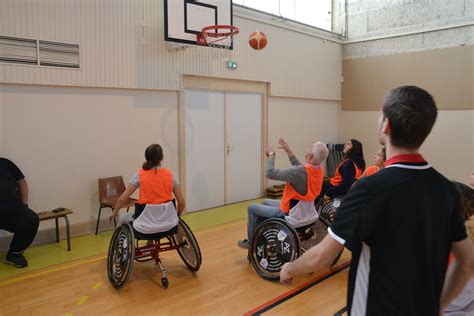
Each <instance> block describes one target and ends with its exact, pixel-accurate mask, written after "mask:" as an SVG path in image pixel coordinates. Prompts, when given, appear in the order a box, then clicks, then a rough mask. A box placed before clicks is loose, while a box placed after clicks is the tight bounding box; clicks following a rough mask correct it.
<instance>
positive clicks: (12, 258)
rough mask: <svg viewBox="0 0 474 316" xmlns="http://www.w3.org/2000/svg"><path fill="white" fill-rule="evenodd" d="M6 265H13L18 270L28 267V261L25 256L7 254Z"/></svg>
mask: <svg viewBox="0 0 474 316" xmlns="http://www.w3.org/2000/svg"><path fill="white" fill-rule="evenodd" d="M5 263H7V264H13V265H14V266H15V267H17V268H24V267H27V266H28V261H27V260H26V258H25V256H23V254H21V253H20V254H17V253H7V255H6V257H5Z"/></svg>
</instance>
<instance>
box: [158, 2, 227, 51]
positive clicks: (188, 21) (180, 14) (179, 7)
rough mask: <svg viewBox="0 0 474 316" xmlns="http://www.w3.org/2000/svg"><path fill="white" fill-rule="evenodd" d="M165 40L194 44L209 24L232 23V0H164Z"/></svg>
mask: <svg viewBox="0 0 474 316" xmlns="http://www.w3.org/2000/svg"><path fill="white" fill-rule="evenodd" d="M164 5H165V10H164V12H165V19H164V20H165V21H164V22H165V41H168V42H175V43H183V44H194V45H197V42H196V34H197V33H199V32H201V30H202V28H203V27H206V26H210V25H222V24H227V25H233V18H232V0H195V1H193V0H164Z"/></svg>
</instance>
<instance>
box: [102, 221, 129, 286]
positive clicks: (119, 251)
mask: <svg viewBox="0 0 474 316" xmlns="http://www.w3.org/2000/svg"><path fill="white" fill-rule="evenodd" d="M134 257H135V236H134V233H133V229H132V226H130V224H129V223H125V224H122V225H120V226H119V227H117V228H116V229H115V231H114V233H113V235H112V239H111V240H110V245H109V252H108V256H107V274H108V277H109V281H110V283H111V284H112V285H113V287H114V288H116V289H120V288H122V287H123V286H124V285H125V283H126V282H127V280H128V279H129V278H130V275H131V274H132V270H133V261H134Z"/></svg>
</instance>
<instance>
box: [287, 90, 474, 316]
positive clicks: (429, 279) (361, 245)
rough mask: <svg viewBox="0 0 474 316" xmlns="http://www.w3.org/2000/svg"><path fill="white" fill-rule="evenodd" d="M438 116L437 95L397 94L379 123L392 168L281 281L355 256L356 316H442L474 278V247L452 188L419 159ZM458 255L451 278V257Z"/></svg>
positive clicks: (369, 181) (367, 183) (365, 181)
mask: <svg viewBox="0 0 474 316" xmlns="http://www.w3.org/2000/svg"><path fill="white" fill-rule="evenodd" d="M436 116H437V109H436V105H435V102H434V100H433V98H432V96H431V95H430V94H429V93H428V92H426V91H425V90H423V89H420V88H418V87H414V86H402V87H399V88H396V89H393V90H392V91H390V92H389V94H388V95H387V96H386V98H385V102H384V105H383V107H382V113H381V116H380V119H379V122H378V131H379V140H380V143H381V144H382V145H384V146H385V147H386V150H387V158H388V160H387V162H386V167H385V168H384V169H383V170H381V171H379V172H377V173H376V174H374V175H373V176H371V177H364V178H361V179H360V180H358V181H357V182H356V184H355V185H354V186H353V188H352V189H351V190H350V191H349V192H348V194H347V195H346V198H345V199H344V200H343V201H342V203H341V206H340V207H339V209H338V212H337V215H336V217H335V220H334V222H333V223H332V226H331V227H330V228H329V230H328V232H329V233H328V235H327V236H326V237H325V238H324V240H323V241H321V243H319V244H318V245H317V246H315V247H313V248H311V249H309V250H308V251H307V252H305V253H304V254H303V255H302V256H301V257H300V258H298V259H297V260H295V261H293V262H291V263H287V264H285V265H284V266H283V267H282V271H281V274H280V280H281V281H282V282H283V283H289V282H291V280H292V278H293V277H294V276H296V275H299V274H302V273H308V272H311V271H315V270H317V269H318V268H321V267H323V266H327V267H329V266H330V265H331V263H332V261H333V260H334V258H335V257H336V256H337V254H338V253H339V251H341V250H342V248H343V247H344V246H345V247H347V248H348V249H349V250H350V251H351V252H352V261H351V267H350V273H349V285H348V302H347V308H348V311H349V313H350V315H357V316H358V315H404V316H407V315H408V316H409V315H433V316H438V315H440V311H444V310H445V307H446V306H447V304H448V303H449V302H450V301H451V300H453V299H454V298H455V297H456V295H457V294H458V293H459V292H460V291H461V290H462V288H463V287H464V285H465V284H466V282H467V281H468V280H469V278H470V277H471V276H472V275H474V247H473V245H472V244H471V243H470V242H469V240H468V239H467V235H466V231H465V228H464V224H463V220H462V218H461V216H460V211H459V208H460V202H459V195H458V193H457V192H456V190H455V188H454V186H453V184H452V183H451V182H450V181H449V180H448V179H446V178H445V177H444V176H443V175H441V174H440V173H439V172H437V171H436V170H435V169H434V168H433V167H432V166H431V165H430V164H429V163H428V162H427V161H426V160H425V159H424V158H423V157H422V156H421V155H420V154H419V148H420V146H421V145H422V143H423V141H424V140H425V138H426V137H427V136H428V134H429V133H430V131H431V128H432V127H433V125H434V122H435V120H436ZM450 252H452V253H453V254H454V256H455V257H456V262H455V263H453V265H454V266H453V269H452V271H451V269H450V273H449V274H446V271H447V265H448V257H449V253H450Z"/></svg>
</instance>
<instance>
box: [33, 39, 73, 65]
mask: <svg viewBox="0 0 474 316" xmlns="http://www.w3.org/2000/svg"><path fill="white" fill-rule="evenodd" d="M39 60H40V65H41V66H53V67H67V68H79V45H76V44H65V43H57V42H47V41H39Z"/></svg>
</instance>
